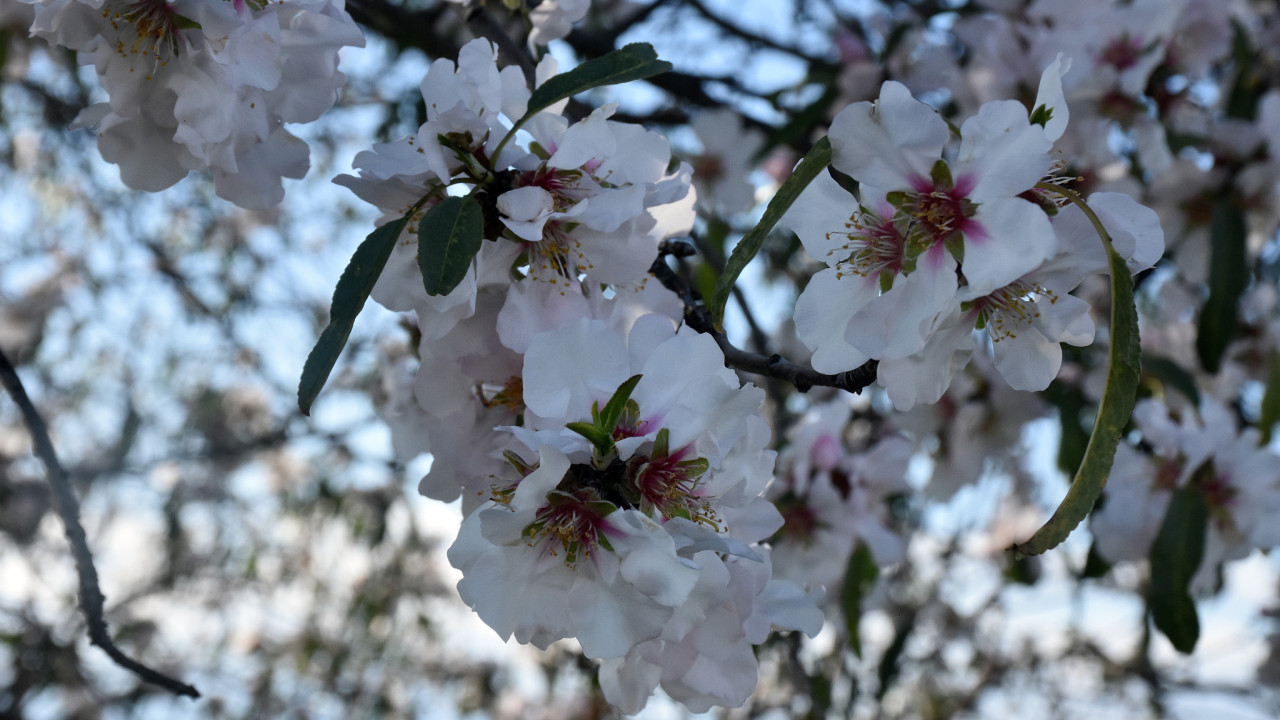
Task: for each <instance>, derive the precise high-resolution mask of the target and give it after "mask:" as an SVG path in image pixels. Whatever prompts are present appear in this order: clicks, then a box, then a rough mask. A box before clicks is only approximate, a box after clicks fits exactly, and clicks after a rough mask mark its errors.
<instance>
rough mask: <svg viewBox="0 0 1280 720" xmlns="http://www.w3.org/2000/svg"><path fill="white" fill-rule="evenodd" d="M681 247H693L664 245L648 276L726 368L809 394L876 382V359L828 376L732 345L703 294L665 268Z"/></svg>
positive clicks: (859, 387)
mask: <svg viewBox="0 0 1280 720" xmlns="http://www.w3.org/2000/svg"><path fill="white" fill-rule="evenodd" d="M681 245H683V246H684V247H686V248H690V250H692V246H689V245H685V244H683V243H663V245H662V250H661V252H660V253H659V255H658V258H657V259H656V260H654V261H653V265H651V266H649V273H650V274H651V275H653V276H654V277H655V278H657V279H658V282H660V283H662V286H663V287H665V288H667V289H668V290H670V291H671V292H673V293H675V294H676V296H677V297H679V298H680V301H681V302H683V303H684V322H685V324H686V325H688V326H689V327H691V328H693V329H694V330H697V331H698V332H700V333H705V334H707V335H710V336H711V338H712V339H713V340H715V341H716V344H717V345H719V346H720V350H721V352H723V353H724V361H725V364H726V365H729V366H730V367H734V368H737V369H739V370H742V371H744V372H749V373H754V374H756V375H763V376H765V377H772V378H778V379H780V380H785V381H787V382H789V383H791V384H792V385H794V386H795V388H796V389H797V390H799V391H800V392H808V391H809V389H810V388H812V387H833V388H837V389H839V390H844V391H847V392H851V393H860V392H862V390H863V389H864V388H866V387H867V386H868V385H870V384H871V383H873V382H875V380H876V368H877V367H878V366H879V362H878V361H876V360H868V361H867V362H865V363H863V364H862V365H860V366H858V367H856V368H854V369H852V370H849V371H846V372H842V373H837V374H835V375H828V374H826V373H820V372H818V371H816V370H814V369H813V368H811V367H808V366H806V365H799V364H796V363H793V362H791V361H789V360H786V359H785V358H783V357H782V356H781V355H778V354H773V355H768V356H765V355H760V354H757V353H753V352H747V351H746V350H743V349H741V348H738V347H736V346H734V344H733V343H731V342H729V338H728V337H726V336H725V334H724V333H722V332H718V331H717V330H716V329H715V325H714V324H713V323H712V322H711V311H710V310H709V309H708V308H707V306H706V305H705V304H704V303H703V302H702V295H701V294H700V293H699V292H698V291H697V290H694V289H693V286H692V285H690V284H689V282H688V281H687V280H685V279H684V278H682V277H680V276H679V275H677V274H676V272H675V271H674V270H672V269H671V266H669V265H667V255H675V256H681V255H683V254H687V253H682V252H681V251H680V250H679V247H680V246H681Z"/></svg>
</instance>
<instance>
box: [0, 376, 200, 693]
mask: <svg viewBox="0 0 1280 720" xmlns="http://www.w3.org/2000/svg"><path fill="white" fill-rule="evenodd" d="M0 381H2V382H3V383H4V387H5V389H6V390H7V391H8V392H9V395H10V397H12V398H13V401H14V403H16V404H17V406H18V409H19V410H20V411H21V412H22V419H23V420H24V421H25V422H26V424H27V429H28V430H29V431H30V432H31V442H32V444H33V445H34V446H35V451H36V455H38V456H39V457H40V460H41V461H42V462H43V463H44V466H45V470H46V471H47V472H48V473H49V484H50V486H52V488H53V500H54V506H55V507H57V508H58V514H59V515H61V516H62V522H63V524H64V525H65V526H66V531H67V542H68V543H70V544H71V552H72V555H73V556H74V557H75V561H76V574H77V575H78V576H79V578H80V609H81V610H82V611H83V612H84V617H85V621H86V622H87V623H88V625H89V641H90V642H91V643H93V644H94V645H97V646H98V647H100V648H102V650H103V652H105V653H106V654H107V655H108V656H109V657H110V658H111V659H112V660H113V661H115V663H116V664H117V665H119V666H120V667H122V668H124V669H126V670H128V671H130V672H132V673H133V674H135V675H137V676H138V677H139V678H141V679H142V680H143V681H144V682H149V683H151V684H153V685H158V686H159V687H162V688H164V689H165V690H168V691H169V692H172V693H174V694H177V695H185V696H187V697H192V698H198V697H200V692H199V691H198V690H196V689H195V688H194V687H192V686H190V685H187V684H186V683H184V682H181V681H179V680H175V679H173V678H171V677H169V676H168V675H165V674H163V673H160V672H158V671H156V670H152V669H151V668H149V667H147V666H146V665H143V664H142V663H140V662H138V661H136V660H133V659H132V658H129V657H128V656H126V655H125V654H124V653H123V652H122V651H121V650H120V648H118V647H116V645H115V643H114V642H113V641H112V640H111V636H110V635H109V634H108V633H107V621H106V619H105V618H104V615H105V609H104V605H105V604H106V599H105V598H104V597H103V596H102V590H101V589H100V588H99V587H98V570H97V568H95V567H94V565H93V555H92V554H91V553H90V552H89V541H88V539H87V538H86V537H85V532H84V527H83V526H82V525H81V524H80V503H79V501H78V500H76V496H75V493H74V492H72V490H71V481H70V480H69V479H68V478H67V471H66V470H65V469H64V468H63V467H62V464H61V463H60V462H58V456H57V454H56V453H55V452H54V450H53V441H52V440H50V439H49V429H48V427H46V426H45V423H44V418H42V417H40V413H39V412H38V411H37V410H36V408H35V405H33V404H32V403H31V398H29V397H28V396H27V391H26V388H24V387H23V386H22V379H21V378H19V377H18V372H17V371H16V370H14V368H13V364H12V363H10V362H9V358H8V357H6V356H5V354H4V353H3V352H2V351H0Z"/></svg>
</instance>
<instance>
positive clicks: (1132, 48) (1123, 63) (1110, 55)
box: [1098, 33, 1142, 71]
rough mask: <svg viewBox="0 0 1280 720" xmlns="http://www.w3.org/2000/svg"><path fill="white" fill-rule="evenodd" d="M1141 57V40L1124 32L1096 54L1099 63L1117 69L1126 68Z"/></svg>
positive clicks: (1130, 66) (1136, 62) (1133, 64)
mask: <svg viewBox="0 0 1280 720" xmlns="http://www.w3.org/2000/svg"><path fill="white" fill-rule="evenodd" d="M1141 58H1142V42H1141V41H1140V40H1139V39H1138V38H1136V37H1132V36H1130V35H1129V33H1125V34H1123V35H1121V36H1120V37H1117V38H1112V40H1111V42H1109V43H1107V46H1106V47H1104V48H1103V49H1102V52H1101V53H1100V54H1099V55H1098V64H1099V65H1110V66H1112V67H1114V68H1115V69H1117V70H1122V71H1123V70H1128V69H1130V68H1132V67H1134V66H1135V65H1137V64H1138V60H1140V59H1141Z"/></svg>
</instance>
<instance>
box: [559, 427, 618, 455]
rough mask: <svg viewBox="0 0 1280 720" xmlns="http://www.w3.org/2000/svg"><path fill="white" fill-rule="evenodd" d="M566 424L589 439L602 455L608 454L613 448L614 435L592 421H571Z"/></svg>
mask: <svg viewBox="0 0 1280 720" xmlns="http://www.w3.org/2000/svg"><path fill="white" fill-rule="evenodd" d="M564 426H565V427H567V428H569V429H570V430H572V431H574V432H576V433H578V434H579V435H581V436H582V437H584V438H586V439H587V440H589V441H590V442H591V445H592V446H593V447H595V449H596V451H597V452H599V453H600V454H601V455H607V454H608V453H609V451H610V450H611V449H613V436H612V435H610V434H609V433H607V432H605V431H604V430H601V429H600V428H598V427H596V426H595V425H593V424H592V423H586V422H571V423H565V425H564Z"/></svg>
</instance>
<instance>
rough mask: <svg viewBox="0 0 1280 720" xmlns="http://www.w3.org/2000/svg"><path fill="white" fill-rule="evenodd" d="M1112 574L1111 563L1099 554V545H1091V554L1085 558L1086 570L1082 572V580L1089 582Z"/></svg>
mask: <svg viewBox="0 0 1280 720" xmlns="http://www.w3.org/2000/svg"><path fill="white" fill-rule="evenodd" d="M1109 572H1111V563H1109V562H1107V560H1106V558H1104V557H1102V555H1100V554H1099V553H1098V543H1097V541H1094V542H1093V543H1092V544H1091V545H1089V554H1088V555H1086V556H1085V559H1084V568H1083V569H1081V570H1080V579H1081V580H1089V579H1095V578H1100V577H1103V576H1105V575H1106V574H1107V573H1109Z"/></svg>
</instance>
